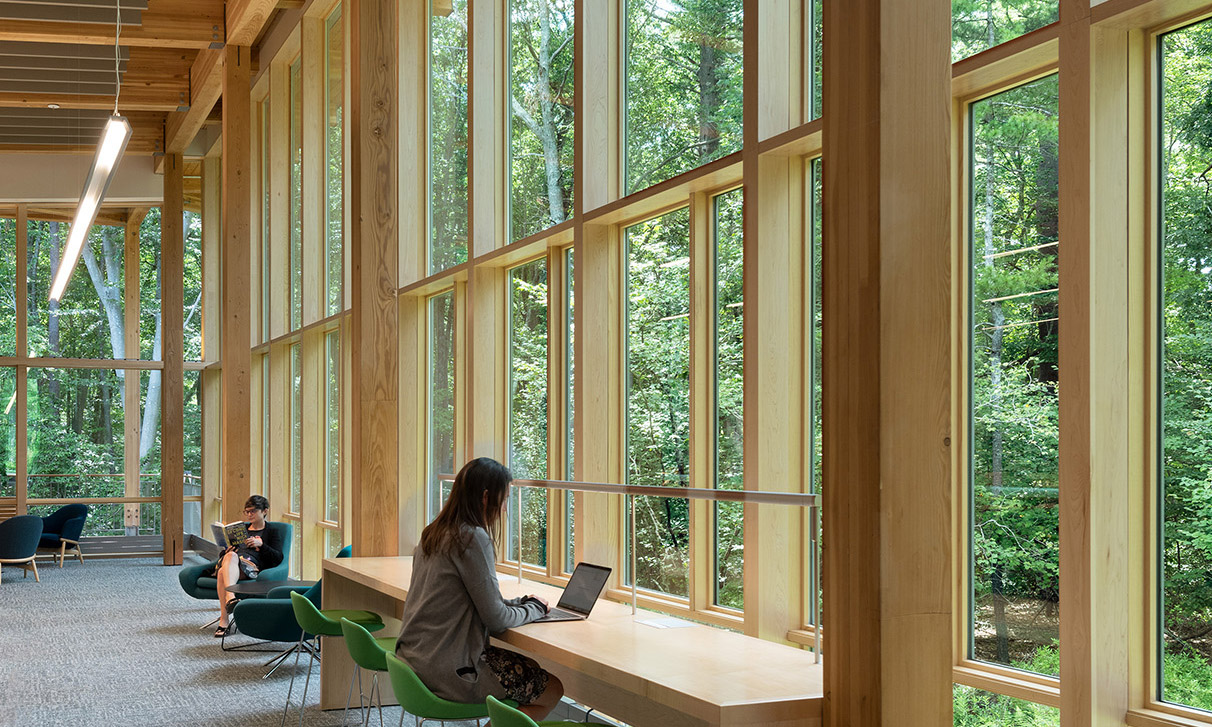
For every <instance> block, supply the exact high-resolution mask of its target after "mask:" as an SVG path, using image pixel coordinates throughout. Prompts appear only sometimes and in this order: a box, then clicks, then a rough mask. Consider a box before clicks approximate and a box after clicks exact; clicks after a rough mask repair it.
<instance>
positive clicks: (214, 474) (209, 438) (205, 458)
mask: <svg viewBox="0 0 1212 727" xmlns="http://www.w3.org/2000/svg"><path fill="white" fill-rule="evenodd" d="M221 175H222V164H221V160H220V158H219V156H218V155H215V156H208V157H206V158H205V159H203V160H202V290H203V293H202V360H203V361H221V360H222V357H223V348H222V341H223V336H222V326H221V323H220V322H221V321H222V308H221V306H220V303H221V302H222V286H221V283H222V278H221V275H220V271H221V263H222V259H223V255H222V248H223V225H222V204H223V190H222V188H221V186H220V182H221V181H222V178H221ZM199 376H201V377H202V381H201V384H200V385H201V387H202V508H201V510H202V521H201V522H202V524H203V525H205V524H206V523H210V522H214V521H215V520H219V519H220V518H221V515H222V513H221V511H220V508H219V495H220V492H221V489H220V483H221V482H222V474H221V473H222V468H223V461H222V458H221V455H222V449H223V448H222V444H221V442H222V437H223V418H222V413H223V372H222V371H221V370H219V369H213V368H212V369H207V370H206V371H203V372H201V373H200V374H199ZM262 436H263V435H262Z"/></svg>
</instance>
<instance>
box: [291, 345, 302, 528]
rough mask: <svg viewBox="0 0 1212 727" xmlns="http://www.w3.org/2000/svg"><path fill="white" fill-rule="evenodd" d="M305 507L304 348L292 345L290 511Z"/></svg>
mask: <svg viewBox="0 0 1212 727" xmlns="http://www.w3.org/2000/svg"><path fill="white" fill-rule="evenodd" d="M302 508H303V349H302V346H301V345H300V344H298V343H296V344H295V345H293V346H291V347H290V511H291V512H293V513H298V512H302Z"/></svg>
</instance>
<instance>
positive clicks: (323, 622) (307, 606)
mask: <svg viewBox="0 0 1212 727" xmlns="http://www.w3.org/2000/svg"><path fill="white" fill-rule="evenodd" d="M290 603H291V607H292V608H293V609H294V612H295V620H296V621H298V622H299V628H301V629H302V630H303V633H302V634H300V635H299V644H298V650H297V651H295V672H296V673H297V672H298V670H299V655H300V654H302V653H303V652H304V651H307V654H308V656H309V657H310V658H309V659H308V661H307V681H305V682H304V683H303V698H302V699H301V700H300V701H299V727H303V710H304V708H305V707H306V706H307V688H308V687H309V686H310V685H311V668H312V666H313V665H314V664H315V663H316V661H317V660H318V659H319V658H320V637H321V636H341V635H342V631H341V619H343V618H344V619H349V620H350V621H352V622H354V623H356V624H360V625H362V626H364V627H365V628H366V629H367V630H369V631H378V630H380V629H382V628H383V619H382V617H380V616H379V614H377V613H373V612H371V611H353V610H344V609H339V608H326V609H324V610H323V611H321V610H320V609H318V608H316V605H315V604H314V603H312V602H311V601H310V600H308V599H307V597H305V596H304V595H303V594H301V593H298V592H297V591H292V592H291V594H290ZM357 677H358V668H357V665H355V666H354V673H353V678H351V679H350V680H349V694H348V696H346V697H345V711H344V712H342V713H341V724H345V715H346V713H347V712H349V701H350V700H351V699H352V698H353V683H354V679H356V678H357ZM294 689H295V675H294V674H291V676H290V688H289V689H288V690H287V691H286V706H285V707H283V708H282V726H283V727H285V725H286V715H287V714H288V713H289V712H290V695H291V694H292V693H293V692H294Z"/></svg>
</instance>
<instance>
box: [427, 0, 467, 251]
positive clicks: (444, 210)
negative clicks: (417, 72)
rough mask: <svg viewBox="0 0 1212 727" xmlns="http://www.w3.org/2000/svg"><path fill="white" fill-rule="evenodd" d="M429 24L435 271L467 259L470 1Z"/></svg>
mask: <svg viewBox="0 0 1212 727" xmlns="http://www.w3.org/2000/svg"><path fill="white" fill-rule="evenodd" d="M451 4H452V5H453V8H454V9H453V10H452V11H451V12H450V14H449V15H446V16H445V17H443V16H440V15H433V16H431V20H430V26H429V33H430V37H429V68H430V76H429V200H430V202H429V218H430V219H429V272H431V273H436V272H439V271H441V270H445V269H446V268H449V267H452V266H454V265H458V264H459V263H461V262H464V261H465V260H467V235H468V230H467V219H468V218H467V202H468V196H467V169H468V167H467V163H468V156H467V74H468V71H467V0H452V3H451Z"/></svg>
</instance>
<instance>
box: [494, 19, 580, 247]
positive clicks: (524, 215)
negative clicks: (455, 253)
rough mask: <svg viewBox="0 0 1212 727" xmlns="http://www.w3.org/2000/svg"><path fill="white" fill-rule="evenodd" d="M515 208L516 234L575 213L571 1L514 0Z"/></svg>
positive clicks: (512, 135) (516, 236) (511, 49)
mask: <svg viewBox="0 0 1212 727" xmlns="http://www.w3.org/2000/svg"><path fill="white" fill-rule="evenodd" d="M509 21H510V26H509V30H510V45H509V93H510V98H509V101H508V103H509V104H510V110H511V115H510V125H509V174H510V190H511V196H510V215H511V217H512V220H513V222H512V224H513V226H512V233H513V237H512V239H514V240H519V239H521V238H523V237H527V236H529V235H533V234H535V233H536V232H541V231H542V230H545V229H547V228H548V227H552V226H553V225H558V224H560V223H561V222H563V221H564V220H565V219H567V218H568V216H569V215H571V214H572V155H573V148H574V143H573V141H574V139H573V126H572V119H573V86H574V76H575V74H574V72H573V50H574V46H573V37H572V29H573V0H512V2H511V3H510V18H509Z"/></svg>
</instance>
